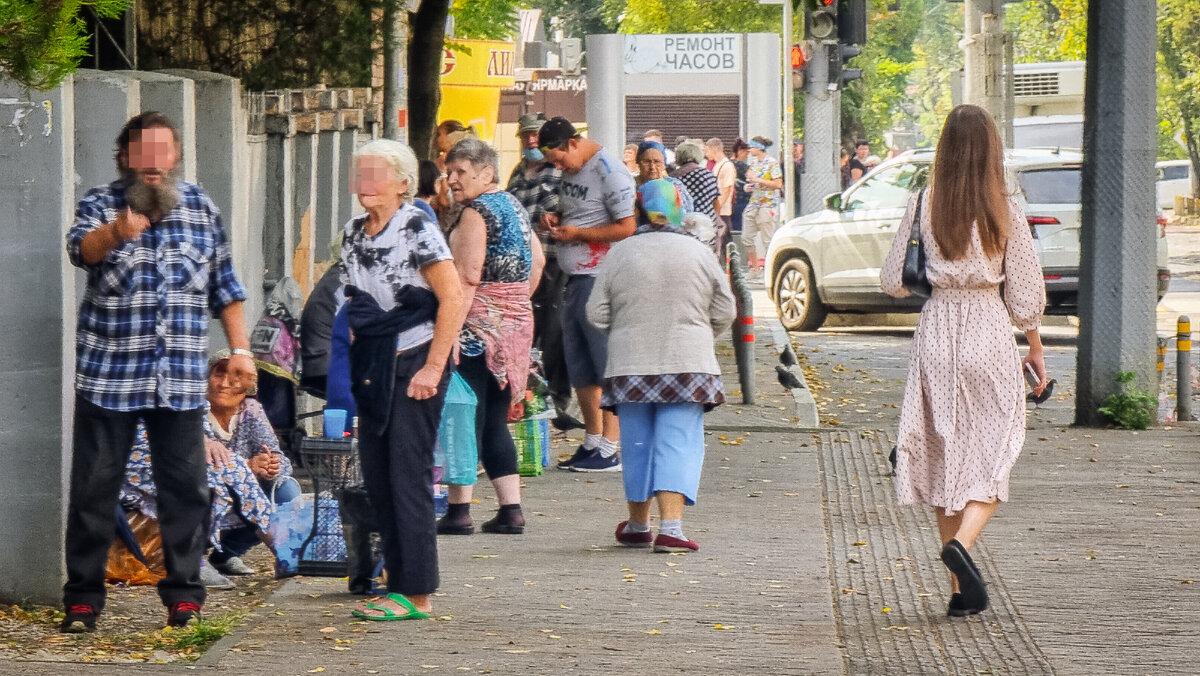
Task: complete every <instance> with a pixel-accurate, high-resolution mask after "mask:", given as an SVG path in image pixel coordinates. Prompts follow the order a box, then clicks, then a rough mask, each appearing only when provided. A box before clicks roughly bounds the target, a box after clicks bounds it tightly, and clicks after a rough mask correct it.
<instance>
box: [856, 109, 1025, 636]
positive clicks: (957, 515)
mask: <svg viewBox="0 0 1200 676" xmlns="http://www.w3.org/2000/svg"><path fill="white" fill-rule="evenodd" d="M917 213H920V215H921V216H920V218H921V220H920V221H919V224H918V227H919V229H920V233H921V241H922V242H923V243H924V248H925V272H926V276H927V278H928V280H929V283H930V284H931V285H932V286H933V293H932V295H931V296H930V297H929V300H928V301H926V302H925V305H924V307H922V309H921V319H920V321H919V322H918V323H917V329H916V331H915V332H914V333H913V340H912V348H911V350H910V351H909V358H908V380H907V382H906V384H905V387H904V406H903V408H902V409H901V411H900V428H899V432H898V434H897V437H896V447H897V449H896V479H895V482H894V483H895V486H896V497H897V501H898V502H899V503H900V504H902V505H908V504H915V503H921V504H926V505H930V506H932V507H933V508H934V510H935V513H936V515H937V524H938V532H939V533H940V534H941V540H942V544H943V547H942V552H941V558H942V562H943V563H945V564H946V567H947V568H949V570H950V573H951V578H950V588H951V596H950V603H949V606H948V608H947V614H948V615H951V616H963V615H971V614H975V613H978V612H980V611H983V610H986V609H987V607H988V595H987V589H986V588H985V583H984V581H983V578H982V577H981V576H980V573H979V568H978V567H977V566H976V565H975V562H974V561H972V560H971V555H970V554H969V553H968V551H969V550H970V549H971V547H972V546H973V545H974V544H975V540H976V538H978V537H979V534H980V533H981V532H982V531H983V527H984V526H985V525H986V524H987V522H988V519H990V518H991V517H992V515H993V514H994V513H995V512H996V507H997V506H999V504H1000V502H1002V501H1007V500H1008V480H1009V474H1010V473H1011V471H1012V468H1013V465H1014V464H1015V463H1016V461H1017V456H1018V455H1020V453H1021V447H1022V446H1023V445H1024V443H1025V396H1024V395H1025V386H1024V384H1023V382H1022V380H1023V378H1022V373H1021V371H1022V368H1023V367H1028V368H1031V369H1032V370H1033V371H1034V372H1035V373H1036V374H1037V378H1038V381H1039V383H1041V384H1039V385H1038V386H1037V387H1035V388H1034V392H1035V393H1037V394H1041V392H1042V390H1043V389H1044V388H1045V382H1046V362H1045V358H1044V357H1043V354H1042V339H1041V335H1040V333H1039V332H1038V327H1039V325H1040V324H1041V318H1042V312H1043V310H1044V309H1045V306H1046V285H1045V282H1044V281H1043V279H1042V270H1041V265H1040V264H1039V263H1038V256H1037V252H1036V251H1035V249H1034V246H1033V236H1032V233H1031V232H1030V230H1029V224H1028V223H1027V222H1026V220H1025V215H1024V214H1023V213H1022V211H1021V207H1020V205H1019V204H1018V203H1017V201H1016V199H1014V197H1013V196H1012V195H1010V194H1009V193H1008V190H1007V189H1006V187H1005V178H1004V146H1003V145H1002V144H1001V142H1000V133H999V132H998V131H997V129H996V125H995V123H994V122H993V121H992V118H991V116H990V115H989V114H988V113H987V111H985V110H983V109H982V108H979V107H978V106H972V105H962V106H958V107H957V108H955V109H954V110H952V111H951V112H950V115H949V116H948V117H947V118H946V124H945V126H944V127H943V129H942V136H941V139H940V140H939V141H938V147H937V154H936V156H935V158H934V164H933V182H932V185H931V187H930V188H929V189H928V190H924V191H921V192H920V193H918V194H917V195H914V196H913V197H912V199H910V200H909V202H908V211H907V213H906V215H905V217H904V219H903V221H902V223H901V225H900V229H899V230H898V231H897V233H896V238H895V240H893V242H892V249H891V251H890V252H889V253H888V256H887V259H886V260H885V261H884V263H883V268H882V270H881V273H880V284H881V286H882V287H883V290H884V291H885V292H887V293H888V294H890V295H892V296H896V297H904V296H907V295H908V290H907V289H905V287H904V284H903V282H902V271H903V269H904V258H905V251H906V249H907V248H908V243H909V238H910V236H911V232H912V222H913V220H914V219H915V218H916V214H917ZM1014 322H1015V323H1016V325H1017V327H1018V328H1019V329H1021V330H1022V331H1024V332H1025V338H1026V340H1027V342H1028V343H1029V352H1028V354H1026V356H1025V359H1024V360H1022V359H1021V355H1020V352H1019V351H1018V349H1017V343H1016V341H1015V340H1014V339H1013V333H1012V324H1013V323H1014Z"/></svg>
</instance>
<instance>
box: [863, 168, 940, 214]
mask: <svg viewBox="0 0 1200 676" xmlns="http://www.w3.org/2000/svg"><path fill="white" fill-rule="evenodd" d="M928 175H929V165H927V164H915V163H912V162H906V163H904V164H897V165H895V166H891V167H887V168H885V169H882V170H881V171H879V172H878V173H876V174H874V175H873V176H870V177H868V178H867V180H866V181H865V182H864V183H863V184H862V185H860V186H858V187H857V188H855V189H854V191H853V192H851V193H850V194H849V195H848V196H847V197H846V211H859V210H863V209H903V208H905V207H907V206H908V198H909V196H910V195H912V193H913V192H915V191H917V190H919V189H920V188H923V187H925V181H926V178H927V177H928Z"/></svg>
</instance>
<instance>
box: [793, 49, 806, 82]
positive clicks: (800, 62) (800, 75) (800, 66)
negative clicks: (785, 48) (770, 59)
mask: <svg viewBox="0 0 1200 676" xmlns="http://www.w3.org/2000/svg"><path fill="white" fill-rule="evenodd" d="M792 88H793V89H804V50H803V49H802V48H801V47H800V45H792Z"/></svg>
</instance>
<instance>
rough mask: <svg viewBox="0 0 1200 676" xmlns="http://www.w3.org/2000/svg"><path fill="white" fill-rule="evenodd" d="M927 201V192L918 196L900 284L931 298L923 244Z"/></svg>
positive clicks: (922, 192)
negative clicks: (924, 215)
mask: <svg viewBox="0 0 1200 676" xmlns="http://www.w3.org/2000/svg"><path fill="white" fill-rule="evenodd" d="M924 201H925V190H924V189H922V190H921V192H920V193H918V194H917V209H916V211H915V212H914V213H913V219H912V232H911V233H909V235H908V248H907V249H906V250H905V251H904V270H903V271H902V272H901V273H900V283H901V284H903V285H904V288H906V289H908V290H909V292H910V293H914V294H916V295H918V296H924V297H926V298H928V297H929V294H931V293H933V287H932V286H930V284H929V278H928V277H927V276H926V275H925V244H924V243H923V242H921V204H922V203H923V202H924Z"/></svg>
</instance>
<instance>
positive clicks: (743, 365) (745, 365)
mask: <svg viewBox="0 0 1200 676" xmlns="http://www.w3.org/2000/svg"><path fill="white" fill-rule="evenodd" d="M727 251H728V252H729V287H730V290H732V291H733V299H734V301H735V302H736V303H737V317H736V318H735V319H734V320H733V356H734V360H735V361H736V362H737V369H738V381H739V382H740V384H741V386H742V403H743V404H746V405H748V406H753V405H754V398H755V397H754V394H755V392H754V298H753V296H752V295H751V294H750V289H749V287H747V286H746V279H745V276H744V275H743V273H742V267H741V265H739V262H740V260H739V259H740V256H739V254H738V251H737V249H736V247H735V246H734V244H733V243H732V242H731V243H730V244H729V246H728V248H727Z"/></svg>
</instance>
